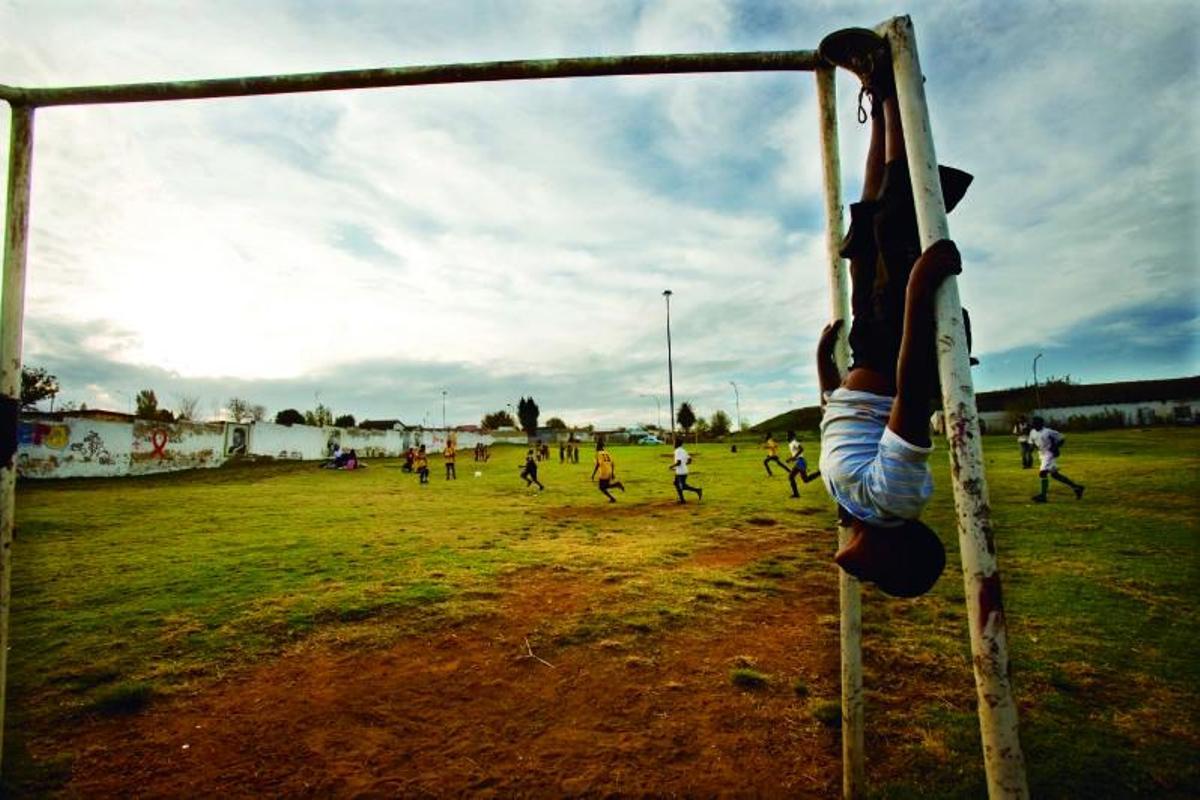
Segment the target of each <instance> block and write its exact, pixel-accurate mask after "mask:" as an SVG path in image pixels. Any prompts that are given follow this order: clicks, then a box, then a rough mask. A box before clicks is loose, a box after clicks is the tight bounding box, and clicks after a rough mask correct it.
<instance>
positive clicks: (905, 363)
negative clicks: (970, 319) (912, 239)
mask: <svg viewBox="0 0 1200 800" xmlns="http://www.w3.org/2000/svg"><path fill="white" fill-rule="evenodd" d="M960 272H962V256H960V255H959V253H958V248H957V247H955V246H954V242H952V241H950V240H949V239H942V240H940V241H937V242H934V243H933V244H932V245H930V246H929V248H928V249H927V250H926V251H925V252H924V253H922V254H921V257H920V258H918V259H917V263H916V264H914V265H913V269H912V274H911V275H910V276H909V279H908V290H907V296H906V299H905V304H904V335H903V338H902V339H901V341H900V357H899V359H898V360H897V361H896V401H895V403H894V404H893V405H892V413H891V416H890V417H889V418H888V427H889V428H890V429H891V430H892V431H893V432H894V433H896V434H899V436H900V438H902V439H904V441H906V442H908V443H910V444H914V445H917V446H918V447H929V445H930V444H931V442H930V439H929V393H930V391H931V390H932V388H933V386H934V379H935V378H936V376H937V356H936V353H935V350H934V334H935V332H934V302H933V297H934V293H935V292H937V289H938V287H939V286H941V285H942V281H944V280H946V278H947V277H949V276H950V275H957V274H959V273H960Z"/></svg>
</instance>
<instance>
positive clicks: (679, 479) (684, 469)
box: [667, 438, 704, 505]
mask: <svg viewBox="0 0 1200 800" xmlns="http://www.w3.org/2000/svg"><path fill="white" fill-rule="evenodd" d="M691 463H692V457H691V456H690V455H688V451H687V450H686V449H684V446H683V439H679V438H676V439H675V463H674V464H672V465H671V466H669V467H667V469H673V470H675V494H677V495H679V505H683V504H684V503H686V502H687V501H686V500H684V499H683V493H684V492H691V493H692V494H694V495H696V500H697V501H699V500H703V499H704V490H703V489H697V488H696V487H695V486H688V482H687V479H688V464H691Z"/></svg>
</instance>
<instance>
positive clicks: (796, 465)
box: [787, 431, 821, 497]
mask: <svg viewBox="0 0 1200 800" xmlns="http://www.w3.org/2000/svg"><path fill="white" fill-rule="evenodd" d="M787 439H788V450H789V451H790V453H791V455H789V456H788V458H787V460H788V461H790V462H792V468H791V470H789V471H788V483H790V484H791V485H792V497H799V496H800V488H799V487H798V486H796V476H797V475H798V476H800V479H801V480H803V481H804V482H805V483H811V482H813V481H815V480H816V479H817V478H819V477H821V471H820V470H817V471H816V472H814V473H813V474H812V475H809V474H808V462H807V461H805V460H804V456H803V455H801V454H802V453H803V452H804V445H802V444H800V440H799V439H797V438H796V432H795V431H788V433H787Z"/></svg>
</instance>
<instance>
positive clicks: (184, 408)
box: [175, 394, 200, 420]
mask: <svg viewBox="0 0 1200 800" xmlns="http://www.w3.org/2000/svg"><path fill="white" fill-rule="evenodd" d="M175 406H176V408H178V410H177V411H176V412H175V419H178V420H185V419H186V420H195V419H196V409H197V408H198V407H199V406H200V398H199V397H197V396H196V395H194V394H181V395H179V396H178V397H177V398H176V399H175Z"/></svg>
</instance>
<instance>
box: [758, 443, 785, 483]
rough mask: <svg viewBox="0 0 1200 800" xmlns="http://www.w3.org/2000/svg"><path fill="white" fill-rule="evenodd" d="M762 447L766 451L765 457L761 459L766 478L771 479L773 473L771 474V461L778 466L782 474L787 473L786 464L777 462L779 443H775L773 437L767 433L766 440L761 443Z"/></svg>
mask: <svg viewBox="0 0 1200 800" xmlns="http://www.w3.org/2000/svg"><path fill="white" fill-rule="evenodd" d="M763 447H764V448H766V451H767V457H766V458H764V459H763V466H764V467H766V468H767V477H768V478H770V477H773V473H772V472H771V462H772V461H774V462H775V463H776V464H778V465H779V468H780V469H782V470H783V471H784V472H787V471H788V468H787V464H784V463H783V462H782V461H780V460H779V443H778V442H776V441H775V437H774V436H772V435H771V434H769V433H768V434H767V440H766V441H765V442H763Z"/></svg>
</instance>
